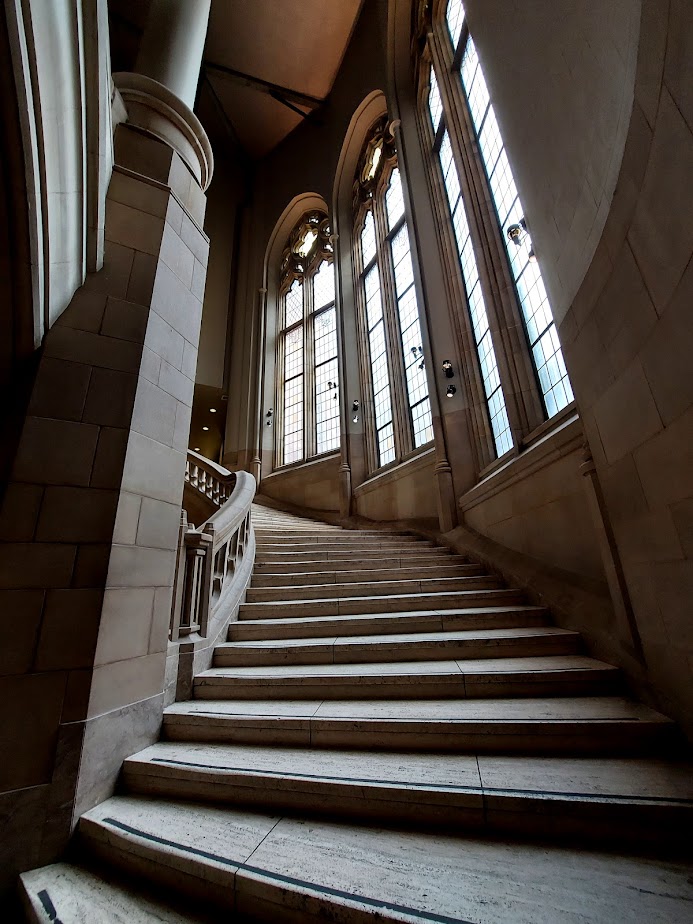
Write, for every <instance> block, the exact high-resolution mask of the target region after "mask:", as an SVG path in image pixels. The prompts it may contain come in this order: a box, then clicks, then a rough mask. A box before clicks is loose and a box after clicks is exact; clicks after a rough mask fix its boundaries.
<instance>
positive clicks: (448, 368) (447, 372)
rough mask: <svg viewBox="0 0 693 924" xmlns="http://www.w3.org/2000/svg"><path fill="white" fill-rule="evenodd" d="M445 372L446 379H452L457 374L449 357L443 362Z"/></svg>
mask: <svg viewBox="0 0 693 924" xmlns="http://www.w3.org/2000/svg"><path fill="white" fill-rule="evenodd" d="M443 372H444V373H445V378H446V379H451V378H452V377H453V376H454V374H455V373H454V371H453V368H452V363H451V362H450V360H449V359H446V360H444V362H443Z"/></svg>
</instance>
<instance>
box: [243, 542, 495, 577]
mask: <svg viewBox="0 0 693 924" xmlns="http://www.w3.org/2000/svg"><path fill="white" fill-rule="evenodd" d="M440 551H443V550H442V549H441V550H440ZM431 552H432V553H433V555H431ZM287 558H289V559H290V556H287ZM360 566H363V567H362V568H361V569H360V570H359V571H355V570H354V569H355V568H357V567H359V568H360ZM453 567H454V568H463V569H467V568H481V565H477V564H474V563H470V562H469V561H468V560H467V559H466V558H464V557H463V556H462V555H452V554H450V553H447V554H443V555H439V554H437V550H435V549H431V550H430V552H429V553H428V554H426V553H425V552H424V554H423V555H411V556H406V555H405V556H402V557H399V553H398V555H397V556H396V557H393V556H390V555H386V556H385V557H384V558H380V557H378V558H374V557H373V558H372V557H371V556H369V558H368V560H367V561H363V560H362V559H357V558H355V557H350V558H338V559H329V558H325V559H322V560H320V559H315V558H311V557H308V558H304V557H303V556H299V557H297V558H296V559H295V560H288V561H284V560H283V559H279V560H277V559H276V558H274V557H271V558H270V560H269V561H258V560H257V558H256V560H255V568H254V569H253V581H256V580H258V579H260V578H262V577H264V576H265V575H271V576H272V577H275V576H277V577H278V576H280V575H282V574H301V573H312V574H320V575H322V574H323V573H325V574H327V575H329V574H330V573H333V572H335V571H345V572H346V573H347V574H351V573H354V574H362V575H364V576H365V575H368V576H369V577H371V576H372V573H373V572H377V571H379V570H388V571H392V570H396V569H398V568H403V569H412V568H419V569H423V568H453ZM463 573H465V572H463ZM328 580H329V578H328ZM258 586H261V585H258Z"/></svg>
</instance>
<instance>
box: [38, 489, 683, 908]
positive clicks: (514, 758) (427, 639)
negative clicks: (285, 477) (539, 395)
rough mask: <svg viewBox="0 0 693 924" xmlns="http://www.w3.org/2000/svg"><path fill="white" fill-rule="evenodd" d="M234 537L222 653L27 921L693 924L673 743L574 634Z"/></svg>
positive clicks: (170, 714)
mask: <svg viewBox="0 0 693 924" xmlns="http://www.w3.org/2000/svg"><path fill="white" fill-rule="evenodd" d="M253 522H254V525H255V532H256V541H257V556H256V563H255V570H254V575H253V580H252V585H251V587H250V588H249V590H248V593H247V599H246V602H245V603H244V604H243V605H242V606H241V610H240V613H239V619H238V621H237V622H233V623H231V625H230V627H229V632H228V641H226V642H225V643H224V644H221V645H219V646H218V647H217V649H216V653H215V660H214V664H213V666H212V668H211V669H210V670H208V671H205V672H204V673H202V674H200V675H198V676H197V677H196V679H195V687H194V699H193V700H192V701H190V702H181V703H176V704H174V705H173V706H171V707H170V708H169V709H168V710H167V711H166V714H165V717H164V727H163V735H162V740H161V741H160V742H159V743H158V744H156V745H154V746H152V747H150V748H147V749H146V750H145V751H143V752H141V753H140V754H137V755H135V756H134V757H131V758H130V759H128V760H127V761H126V762H125V765H124V767H123V774H122V784H123V785H122V794H119V795H117V796H115V797H114V798H112V799H109V800H108V801H107V802H105V803H103V804H102V805H99V806H97V807H96V808H95V809H93V810H91V811H90V812H88V813H87V814H86V815H84V816H83V817H82V819H81V822H80V826H79V838H78V847H79V849H80V850H81V856H82V857H88V858H89V859H90V861H91V863H94V862H96V863H97V866H96V867H95V868H93V869H92V868H89V866H88V864H87V865H85V864H84V862H82V864H81V865H72V864H56V865H54V866H51V867H45V868H43V869H40V870H35V871H32V872H31V873H28V874H25V875H24V876H23V877H22V878H23V890H24V895H25V903H26V904H27V907H29V906H30V907H31V908H32V909H33V912H32V913H33V914H34V917H33V920H36V921H46V920H57V919H58V918H59V919H60V920H61V921H62V922H63V924H67V922H68V921H89V922H92V921H101V920H103V921H120V920H123V921H126V920H127V921H128V922H132V921H133V920H143V921H149V920H156V921H159V920H161V921H164V920H165V921H171V922H174V921H192V920H203V919H205V920H207V919H208V918H204V917H199V915H204V913H211V914H212V917H211V918H209V919H210V920H221V918H220V917H218V916H217V913H216V912H209V909H212V908H214V907H216V908H225V909H231V910H233V911H234V912H235V914H236V915H241V916H243V915H248V916H250V917H252V918H254V919H259V920H265V921H272V922H274V921H282V922H283V921H290V922H293V921H296V922H298V921H318V920H330V921H335V922H352V921H355V922H361V921H374V920H378V921H410V922H461V924H464V922H471V921H473V922H489V924H490V922H493V924H496V922H507V924H517V922H527V924H529V922H539V921H542V922H543V921H545V922H547V924H563V922H565V924H567V922H577V921H580V922H582V921H591V922H592V921H593V922H608V924H614V922H621V921H622V922H632V921H647V922H648V924H649V922H659V921H661V922H662V924H676V922H683V921H685V920H690V919H691V918H690V917H687V915H690V914H691V908H693V904H692V903H693V886H692V885H691V879H690V866H689V865H688V864H687V862H686V857H685V853H686V850H687V849H688V841H689V840H690V835H689V832H690V830H691V824H692V822H693V777H692V775H691V768H690V765H689V764H687V763H686V762H685V761H684V760H683V759H681V758H680V756H678V751H677V740H678V739H677V735H676V729H675V728H674V726H673V723H672V722H671V721H670V720H668V719H667V718H665V717H664V716H662V715H660V714H659V713H657V712H655V711H654V710H652V709H650V708H648V707H646V706H644V705H641V704H638V703H636V702H634V701H632V700H631V699H629V698H628V697H627V695H626V692H625V688H624V685H623V680H622V678H621V676H620V674H619V671H618V670H617V669H616V668H614V667H612V666H610V665H608V664H604V663H603V662H601V661H598V660H595V659H594V658H591V657H589V656H587V655H586V654H585V651H584V648H583V644H582V641H581V638H580V636H579V634H577V633H575V632H571V631H568V630H565V629H559V628H557V627H555V626H553V625H552V624H551V620H550V615H549V613H548V612H547V611H546V610H545V609H544V608H542V607H537V606H532V605H529V604H528V603H527V602H526V600H525V599H524V598H523V595H522V594H521V593H520V592H518V591H516V590H513V589H512V588H507V587H504V586H503V584H502V582H501V581H499V580H498V579H497V578H496V577H495V576H493V575H490V574H488V573H486V572H485V571H484V569H483V568H482V567H480V566H479V565H477V564H474V563H473V562H469V561H467V560H465V559H464V558H462V557H461V556H458V555H455V554H453V553H452V552H450V551H449V550H447V549H445V548H441V547H438V546H436V545H435V544H434V543H433V542H431V541H427V540H424V539H421V538H417V537H416V536H413V535H409V534H407V533H397V532H381V531H375V530H370V531H369V530H350V531H346V530H343V529H340V528H339V527H336V526H330V525H327V524H324V523H318V522H314V521H310V520H307V519H303V518H299V517H294V516H291V515H289V514H286V513H281V512H278V511H275V510H271V509H268V508H262V507H259V506H257V505H255V506H254V508H253ZM607 848H608V849H607ZM665 850H666V859H664V858H663V857H664V851H665ZM99 864H100V865H99ZM114 869H116V870H118V871H119V872H118V875H125V876H131V877H135V880H136V882H137V883H139V884H136V885H134V886H130V885H129V884H128V881H127V880H126V881H125V882H122V881H121V880H118V879H115V880H114V879H113V870H114ZM142 881H145V882H147V883H148V885H149V887H150V888H151V887H158V888H159V889H163V890H164V891H163V892H162V893H159V894H158V896H157V895H154V896H149V897H148V898H146V899H142V900H141V901H140V900H139V899H137V900H133V895H135V896H137V895H138V892H137V891H136V890H137V889H139V888H141V882H142ZM133 889H134V890H135V891H134V892H133V891H132V890H133ZM172 895H175V898H173V897H172ZM179 896H181V897H182V898H179ZM46 899H47V900H48V902H49V903H50V908H52V909H53V912H55V914H54V915H53V917H51V911H50V908H49V907H48V906H47V904H46ZM182 900H185V901H188V902H190V901H192V902H193V904H192V905H188V906H185V907H184V906H182V905H181V904H180V902H181V901H182ZM147 902H149V905H148V904H147ZM150 906H151V907H150ZM122 909H125V910H122ZM138 909H139V910H138ZM151 909H154V910H151ZM42 915H43V916H42ZM118 915H122V916H118ZM223 919H224V920H226V919H227V918H226V917H224V918H223ZM234 919H237V918H234Z"/></svg>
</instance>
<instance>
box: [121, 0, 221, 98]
mask: <svg viewBox="0 0 693 924" xmlns="http://www.w3.org/2000/svg"><path fill="white" fill-rule="evenodd" d="M210 4H211V0H152V2H151V5H150V7H149V15H148V18H147V25H146V28H145V30H144V34H143V36H142V41H141V42H140V50H139V54H138V55H137V63H136V64H135V71H136V73H138V74H144V76H145V77H151V78H152V80H156V81H157V82H158V83H161V84H163V85H164V86H165V87H168V89H169V90H171V92H172V93H174V94H175V95H176V96H177V97H178V99H179V100H180V101H181V102H183V103H185V105H186V106H188V107H189V108H190V109H192V107H193V105H194V104H195V93H196V91H197V81H198V79H199V76H200V65H201V64H202V52H203V51H204V47H205V38H206V36H207V22H208V20H209V8H210Z"/></svg>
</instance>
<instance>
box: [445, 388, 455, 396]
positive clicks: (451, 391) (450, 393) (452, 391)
mask: <svg viewBox="0 0 693 924" xmlns="http://www.w3.org/2000/svg"><path fill="white" fill-rule="evenodd" d="M456 391H457V389H456V388H455V386H454V385H448V387H447V391H446V392H445V397H446V398H452V396H453V395H454V394H455V392H456Z"/></svg>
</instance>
